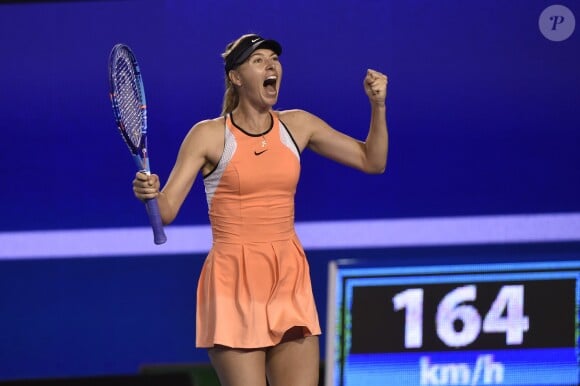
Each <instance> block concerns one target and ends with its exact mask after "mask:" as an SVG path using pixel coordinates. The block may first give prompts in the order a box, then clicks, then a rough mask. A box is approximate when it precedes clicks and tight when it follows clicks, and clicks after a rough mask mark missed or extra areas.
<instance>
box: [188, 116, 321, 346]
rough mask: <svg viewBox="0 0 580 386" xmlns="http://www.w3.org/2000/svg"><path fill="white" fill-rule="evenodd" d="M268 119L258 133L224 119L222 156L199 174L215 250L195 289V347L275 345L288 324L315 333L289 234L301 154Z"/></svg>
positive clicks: (300, 261)
mask: <svg viewBox="0 0 580 386" xmlns="http://www.w3.org/2000/svg"><path fill="white" fill-rule="evenodd" d="M271 115H272V125H271V127H270V129H268V130H267V131H266V132H265V133H263V134H259V135H254V134H250V133H247V132H245V131H243V129H241V128H239V127H237V126H236V125H235V123H234V122H233V119H232V117H231V116H230V115H228V116H226V122H225V146H224V152H223V154H222V156H221V159H220V161H219V162H218V165H217V166H216V168H215V169H214V170H213V171H212V172H211V173H209V174H208V175H206V176H205V177H204V184H205V191H206V197H207V203H208V208H209V218H210V222H211V228H212V235H213V245H212V248H211V250H210V252H209V254H208V256H207V258H206V260H205V262H204V265H203V268H202V271H201V275H200V279H199V283H198V289H197V318H196V319H197V324H196V346H197V347H213V346H214V345H223V346H228V347H235V348H258V347H268V346H273V345H276V344H278V343H280V341H281V339H282V337H283V335H284V333H285V332H286V331H288V330H289V329H290V328H292V327H302V330H303V333H304V336H309V335H319V334H320V333H321V331H320V324H319V321H318V314H317V311H316V305H315V302H314V296H313V293H312V286H311V281H310V270H309V266H308V262H307V260H306V256H305V253H304V250H303V248H302V245H301V244H300V241H299V240H298V237H297V235H296V232H295V230H294V194H295V192H296V185H297V183H298V179H299V175H300V153H299V150H298V147H297V146H296V144H295V142H294V140H293V139H292V136H291V135H290V132H289V131H288V130H287V128H286V127H285V126H284V124H283V123H282V122H281V121H279V119H278V117H277V115H276V114H275V113H274V114H271Z"/></svg>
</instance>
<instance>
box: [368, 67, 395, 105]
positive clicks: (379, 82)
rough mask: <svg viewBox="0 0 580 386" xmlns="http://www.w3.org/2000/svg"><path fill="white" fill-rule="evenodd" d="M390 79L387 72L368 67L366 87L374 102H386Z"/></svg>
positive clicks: (370, 98) (371, 100) (378, 103)
mask: <svg viewBox="0 0 580 386" xmlns="http://www.w3.org/2000/svg"><path fill="white" fill-rule="evenodd" d="M388 83H389V79H388V77H387V76H386V75H385V74H382V73H380V72H378V71H375V70H371V69H368V70H367V74H366V76H365V80H364V88H365V92H366V94H367V96H368V97H369V101H370V102H371V103H372V104H377V105H380V104H384V103H385V100H386V99H387V84H388Z"/></svg>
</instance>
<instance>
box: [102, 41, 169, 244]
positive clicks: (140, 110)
mask: <svg viewBox="0 0 580 386" xmlns="http://www.w3.org/2000/svg"><path fill="white" fill-rule="evenodd" d="M109 85H110V92H109V94H110V97H111V103H112V105H113V115H114V116H115V122H116V123H117V127H118V128H119V131H120V132H121V136H122V137H123V139H124V140H125V143H126V144H127V146H128V147H129V150H130V151H131V154H132V155H133V159H134V160H135V163H136V164H137V167H138V168H139V171H140V172H142V173H146V174H150V173H151V172H150V169H149V155H148V153H147V103H146V100H145V89H144V88H143V78H142V76H141V70H140V69H139V64H138V63H137V59H136V58H135V55H134V54H133V52H132V51H131V49H130V48H129V47H128V46H126V45H124V44H116V45H115V46H114V47H113V49H112V50H111V54H110V55H109ZM145 205H146V207H147V214H148V215H149V221H150V222H151V226H152V228H153V240H154V242H155V244H163V243H165V242H166V241H167V237H166V236H165V232H164V230H163V222H162V221H161V215H160V213H159V206H158V204H157V199H152V200H147V201H146V202H145Z"/></svg>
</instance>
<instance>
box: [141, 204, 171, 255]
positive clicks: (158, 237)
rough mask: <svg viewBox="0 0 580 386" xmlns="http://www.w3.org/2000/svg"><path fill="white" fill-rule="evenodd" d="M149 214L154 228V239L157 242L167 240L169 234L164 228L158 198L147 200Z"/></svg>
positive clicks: (161, 242)
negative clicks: (166, 233)
mask: <svg viewBox="0 0 580 386" xmlns="http://www.w3.org/2000/svg"><path fill="white" fill-rule="evenodd" d="M145 206H146V208H147V214H148V215H149V222H150V223H151V227H152V228H153V241H154V242H155V244H157V245H159V244H163V243H165V242H166V241H167V236H166V235H165V231H164V230H163V222H162V221H161V213H159V205H158V204H157V199H156V198H154V199H152V200H147V201H145Z"/></svg>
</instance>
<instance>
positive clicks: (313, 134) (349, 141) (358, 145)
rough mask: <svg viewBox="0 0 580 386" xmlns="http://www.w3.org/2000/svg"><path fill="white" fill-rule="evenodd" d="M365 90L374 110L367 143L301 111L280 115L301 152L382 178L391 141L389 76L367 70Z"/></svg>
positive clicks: (372, 110)
mask: <svg viewBox="0 0 580 386" xmlns="http://www.w3.org/2000/svg"><path fill="white" fill-rule="evenodd" d="M363 84H364V90H365V92H366V94H367V96H368V98H369V102H370V107H371V116H370V127H369V131H368V134H367V137H366V139H365V140H364V141H361V140H357V139H355V138H352V137H350V136H348V135H346V134H343V133H341V132H339V131H337V130H335V129H333V128H332V127H331V126H330V125H328V124H327V123H326V122H324V121H323V120H322V119H320V118H318V117H317V116H315V115H313V114H310V113H308V112H305V111H301V110H294V111H289V112H286V113H285V114H281V119H282V120H284V121H285V122H287V123H288V125H289V127H290V128H291V129H292V128H295V129H294V130H293V135H294V136H295V139H296V141H297V142H298V144H299V146H301V148H303V147H309V148H310V149H311V150H313V151H315V152H316V153H318V154H320V155H322V156H324V157H327V158H330V159H332V160H334V161H337V162H340V163H342V164H344V165H347V166H350V167H353V168H355V169H358V170H361V171H363V172H365V173H370V174H380V173H383V172H384V171H385V168H386V164H387V152H388V145H389V137H388V131H387V118H386V105H385V101H386V96H387V76H386V75H384V74H381V73H380V72H377V71H374V70H367V73H366V76H365V79H364V82H363Z"/></svg>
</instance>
